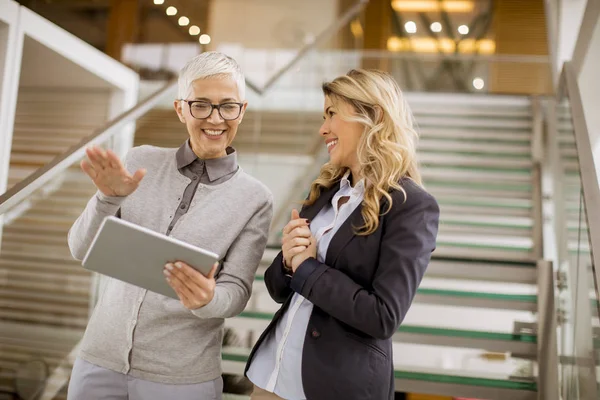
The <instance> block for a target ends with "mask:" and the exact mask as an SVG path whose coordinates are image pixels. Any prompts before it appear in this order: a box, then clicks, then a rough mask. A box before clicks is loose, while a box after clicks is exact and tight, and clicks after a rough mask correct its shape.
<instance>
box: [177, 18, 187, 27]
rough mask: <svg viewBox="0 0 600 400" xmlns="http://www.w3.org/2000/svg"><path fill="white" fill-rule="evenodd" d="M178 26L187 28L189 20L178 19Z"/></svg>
mask: <svg viewBox="0 0 600 400" xmlns="http://www.w3.org/2000/svg"><path fill="white" fill-rule="evenodd" d="M177 22H178V23H179V26H188V25H189V24H190V19H189V18H188V17H179V21H177Z"/></svg>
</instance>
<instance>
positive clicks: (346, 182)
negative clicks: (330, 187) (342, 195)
mask: <svg viewBox="0 0 600 400" xmlns="http://www.w3.org/2000/svg"><path fill="white" fill-rule="evenodd" d="M349 178H350V171H349V170H348V171H346V173H345V174H344V176H343V177H342V180H341V182H340V190H343V191H344V192H348V193H350V194H351V196H364V194H365V180H364V179H361V180H360V181H358V182H356V184H355V185H354V187H352V185H351V184H350V179H349Z"/></svg>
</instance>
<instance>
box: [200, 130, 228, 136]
mask: <svg viewBox="0 0 600 400" xmlns="http://www.w3.org/2000/svg"><path fill="white" fill-rule="evenodd" d="M202 132H204V133H206V134H207V135H208V136H220V135H221V134H223V132H225V131H224V130H222V129H221V130H213V129H202Z"/></svg>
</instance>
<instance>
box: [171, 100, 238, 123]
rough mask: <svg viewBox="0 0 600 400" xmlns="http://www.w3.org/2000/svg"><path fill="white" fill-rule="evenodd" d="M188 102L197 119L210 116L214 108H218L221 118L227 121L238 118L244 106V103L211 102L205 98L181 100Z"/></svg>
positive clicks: (191, 112) (193, 115)
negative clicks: (204, 99)
mask: <svg viewBox="0 0 600 400" xmlns="http://www.w3.org/2000/svg"><path fill="white" fill-rule="evenodd" d="M181 101H184V102H186V103H187V104H188V106H189V107H190V114H192V117H194V118H196V119H206V118H208V117H210V116H211V115H212V113H213V110H214V109H215V108H216V109H217V111H218V112H219V115H220V116H221V118H223V119H224V120H225V121H233V120H234V119H238V117H239V116H240V114H241V113H242V107H243V106H244V103H223V104H211V103H209V102H207V101H203V100H181Z"/></svg>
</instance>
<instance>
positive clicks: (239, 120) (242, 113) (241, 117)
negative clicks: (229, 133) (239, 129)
mask: <svg viewBox="0 0 600 400" xmlns="http://www.w3.org/2000/svg"><path fill="white" fill-rule="evenodd" d="M247 107H248V102H247V101H244V105H243V106H242V112H241V114H240V117H239V118H238V123H240V124H241V123H242V119H244V114H245V113H246V108H247Z"/></svg>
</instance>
